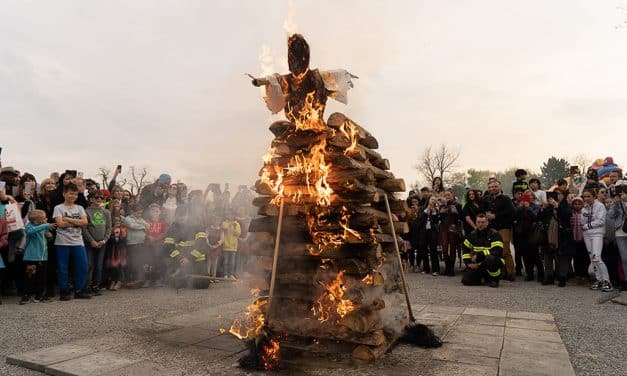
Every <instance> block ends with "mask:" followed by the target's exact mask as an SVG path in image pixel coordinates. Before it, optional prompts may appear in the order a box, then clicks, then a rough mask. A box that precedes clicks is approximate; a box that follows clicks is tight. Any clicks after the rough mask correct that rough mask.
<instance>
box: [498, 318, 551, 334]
mask: <svg viewBox="0 0 627 376" xmlns="http://www.w3.org/2000/svg"><path fill="white" fill-rule="evenodd" d="M505 326H507V327H509V328H520V329H532V330H543V331H546V332H557V326H555V323H554V322H549V321H539V320H527V319H512V318H508V319H507V320H505Z"/></svg>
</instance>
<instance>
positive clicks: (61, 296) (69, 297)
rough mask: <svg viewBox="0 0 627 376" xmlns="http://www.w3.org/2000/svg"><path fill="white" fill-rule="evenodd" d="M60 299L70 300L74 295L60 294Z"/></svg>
mask: <svg viewBox="0 0 627 376" xmlns="http://www.w3.org/2000/svg"><path fill="white" fill-rule="evenodd" d="M59 300H60V301H62V302H67V301H68V300H72V297H71V296H70V294H60V295H59Z"/></svg>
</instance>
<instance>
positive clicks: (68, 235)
mask: <svg viewBox="0 0 627 376" xmlns="http://www.w3.org/2000/svg"><path fill="white" fill-rule="evenodd" d="M78 195H79V192H78V187H77V186H76V185H75V184H74V183H71V182H69V183H68V184H66V185H65V186H64V187H63V197H64V202H63V203H62V204H59V205H57V206H55V207H54V211H53V218H54V220H55V223H56V225H57V237H56V239H55V243H54V245H55V247H56V250H57V276H58V279H59V290H60V292H59V293H60V300H62V301H67V300H70V293H69V280H68V278H69V271H68V267H69V259H70V257H72V261H73V262H74V297H75V298H77V299H90V298H91V295H90V294H89V293H87V291H86V290H85V288H86V287H87V268H88V265H87V253H86V251H85V243H84V242H83V234H82V230H81V228H82V227H84V226H86V225H87V214H86V213H85V209H83V207H82V206H80V205H77V204H76V199H77V198H78Z"/></svg>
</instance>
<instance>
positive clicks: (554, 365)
mask: <svg viewBox="0 0 627 376" xmlns="http://www.w3.org/2000/svg"><path fill="white" fill-rule="evenodd" d="M499 376H575V371H574V370H573V367H572V365H571V364H570V360H569V359H568V357H566V358H562V357H555V356H551V355H547V354H544V355H542V354H533V355H530V354H528V353H518V354H514V353H507V354H503V355H502V356H501V363H500V367H499Z"/></svg>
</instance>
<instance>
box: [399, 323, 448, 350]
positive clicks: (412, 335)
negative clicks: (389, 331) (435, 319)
mask: <svg viewBox="0 0 627 376" xmlns="http://www.w3.org/2000/svg"><path fill="white" fill-rule="evenodd" d="M400 341H401V342H405V343H410V344H412V345H416V346H420V347H426V348H432V347H440V346H442V341H441V340H440V338H439V337H438V336H436V335H435V333H433V330H431V328H429V327H428V326H426V325H423V324H409V325H407V326H406V327H405V331H404V332H403V335H402V336H401V338H400Z"/></svg>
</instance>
